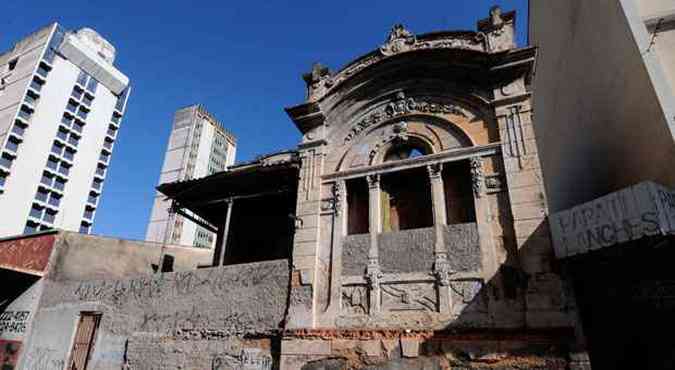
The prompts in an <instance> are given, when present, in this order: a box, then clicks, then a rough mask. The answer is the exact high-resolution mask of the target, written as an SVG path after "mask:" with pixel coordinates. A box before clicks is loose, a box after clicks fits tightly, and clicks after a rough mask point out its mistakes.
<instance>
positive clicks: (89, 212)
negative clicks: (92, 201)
mask: <svg viewBox="0 0 675 370" xmlns="http://www.w3.org/2000/svg"><path fill="white" fill-rule="evenodd" d="M84 218H86V219H87V220H91V219H92V218H94V210H93V209H92V208H89V207H87V208H85V209H84Z"/></svg>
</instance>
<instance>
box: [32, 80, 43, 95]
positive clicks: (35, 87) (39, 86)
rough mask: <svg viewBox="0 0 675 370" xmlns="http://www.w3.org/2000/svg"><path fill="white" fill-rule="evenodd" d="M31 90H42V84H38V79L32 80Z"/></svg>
mask: <svg viewBox="0 0 675 370" xmlns="http://www.w3.org/2000/svg"><path fill="white" fill-rule="evenodd" d="M30 87H31V89H33V90H35V91H37V92H40V91H41V90H42V82H40V81H39V80H38V79H36V78H33V81H31V83H30Z"/></svg>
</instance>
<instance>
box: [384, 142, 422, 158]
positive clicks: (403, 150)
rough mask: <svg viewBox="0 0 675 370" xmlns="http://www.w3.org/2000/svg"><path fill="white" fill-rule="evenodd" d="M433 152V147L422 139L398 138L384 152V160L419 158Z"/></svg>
mask: <svg viewBox="0 0 675 370" xmlns="http://www.w3.org/2000/svg"><path fill="white" fill-rule="evenodd" d="M431 153H432V151H431V148H430V147H429V146H428V145H425V143H423V142H422V141H421V140H411V139H409V140H406V141H403V140H397V142H395V143H394V145H392V146H391V147H390V148H389V149H388V150H387V152H386V153H385V154H384V162H391V161H400V160H403V159H411V158H417V157H422V156H425V155H428V154H431Z"/></svg>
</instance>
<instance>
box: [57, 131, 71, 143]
mask: <svg viewBox="0 0 675 370" xmlns="http://www.w3.org/2000/svg"><path fill="white" fill-rule="evenodd" d="M56 137H58V138H59V139H61V140H63V141H66V140H68V131H66V130H64V129H63V128H59V131H57V132H56Z"/></svg>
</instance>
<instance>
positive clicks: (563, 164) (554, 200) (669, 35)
mask: <svg viewBox="0 0 675 370" xmlns="http://www.w3.org/2000/svg"><path fill="white" fill-rule="evenodd" d="M674 13H675V4H674V3H673V2H672V1H665V0H662V1H658V0H650V1H637V0H594V1H583V0H569V1H544V0H532V1H530V29H529V39H530V43H531V44H532V45H533V46H536V47H538V53H537V54H538V55H537V69H536V74H535V77H534V79H533V82H532V83H533V90H534V117H535V119H534V121H535V129H536V133H537V137H538V140H537V143H538V146H539V149H540V155H541V160H542V167H543V172H544V179H545V185H546V191H547V197H548V199H549V206H550V209H551V212H556V211H559V210H563V209H566V208H569V207H571V206H574V205H576V204H579V203H583V202H586V201H590V200H592V199H594V198H597V197H599V196H602V195H605V194H607V193H609V192H612V191H615V190H618V189H621V188H624V187H627V186H630V185H633V184H635V183H638V182H640V181H643V180H652V181H656V182H659V183H662V184H663V185H667V186H671V187H672V186H674V185H675V172H674V171H672V162H673V160H674V159H675V145H674V138H675V136H674V135H675V98H674V97H673V86H674V85H673V75H675V72H674V71H675V63H673V58H674V56H673V53H674V51H673V50H675V49H674V48H673V47H672V45H673V41H674V39H673V38H674V37H675V33H673V32H674V31H673V26H674V23H673V14H674ZM656 24H659V28H658V29H656Z"/></svg>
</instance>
